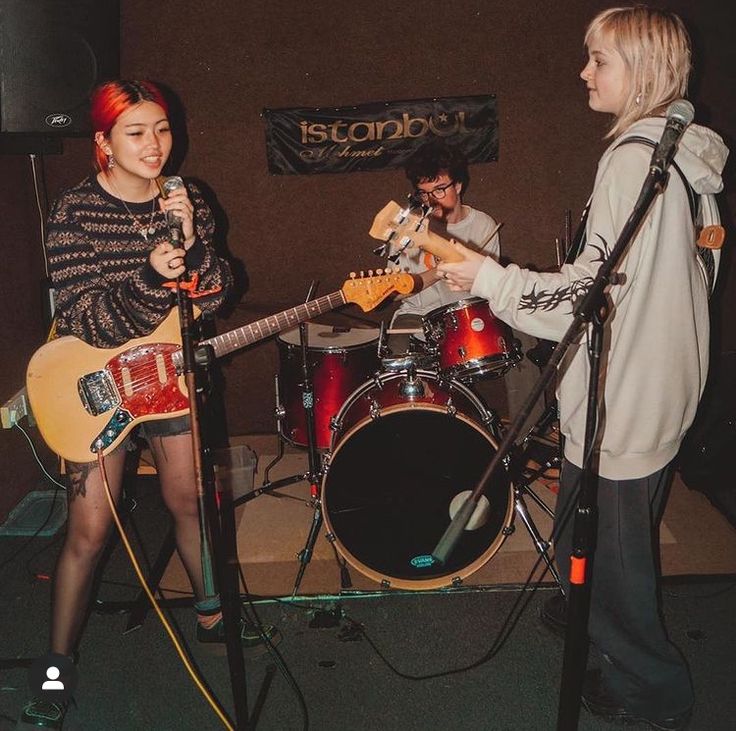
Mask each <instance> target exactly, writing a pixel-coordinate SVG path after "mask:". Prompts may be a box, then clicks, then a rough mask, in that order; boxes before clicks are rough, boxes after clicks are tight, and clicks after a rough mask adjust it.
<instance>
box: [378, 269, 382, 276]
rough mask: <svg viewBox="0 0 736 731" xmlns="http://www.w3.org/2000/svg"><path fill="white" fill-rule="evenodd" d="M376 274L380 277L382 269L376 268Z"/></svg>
mask: <svg viewBox="0 0 736 731" xmlns="http://www.w3.org/2000/svg"><path fill="white" fill-rule="evenodd" d="M376 274H377V275H378V276H379V277H380V276H381V274H383V269H376Z"/></svg>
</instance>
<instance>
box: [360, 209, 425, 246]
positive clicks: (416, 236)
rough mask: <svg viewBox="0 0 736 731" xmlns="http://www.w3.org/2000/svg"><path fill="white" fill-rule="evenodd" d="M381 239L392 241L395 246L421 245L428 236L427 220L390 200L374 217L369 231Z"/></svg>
mask: <svg viewBox="0 0 736 731" xmlns="http://www.w3.org/2000/svg"><path fill="white" fill-rule="evenodd" d="M368 233H369V235H370V236H371V237H373V238H374V239H378V240H379V241H389V240H390V241H391V242H392V243H393V244H394V248H398V249H401V250H403V249H405V248H407V247H411V246H421V242H422V241H423V240H425V239H426V236H427V222H426V221H424V220H422V218H421V216H418V215H417V214H416V213H412V212H411V210H410V209H408V208H402V207H401V206H400V205H399V204H398V203H397V202H396V201H389V202H388V203H387V204H386V205H385V206H384V207H383V208H382V209H381V210H380V211H379V212H378V213H377V214H376V217H375V218H374V219H373V225H372V226H371V228H370V231H369V232H368Z"/></svg>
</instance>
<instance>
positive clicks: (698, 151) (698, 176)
mask: <svg viewBox="0 0 736 731" xmlns="http://www.w3.org/2000/svg"><path fill="white" fill-rule="evenodd" d="M665 122H666V120H665V118H664V117H647V118H646V119H640V120H639V121H638V122H635V123H634V124H632V125H631V127H629V128H628V129H627V130H626V131H625V132H624V133H623V134H622V135H621V136H620V137H618V138H616V140H614V142H613V144H612V145H611V147H610V148H609V149H612V148H614V147H616V146H617V145H619V144H620V143H621V141H622V140H624V139H626V138H627V137H632V136H636V135H639V136H642V137H648V138H649V139H650V140H652V141H653V142H655V143H656V142H659V140H660V138H661V137H662V132H663V131H664V126H665ZM727 158H728V148H727V147H726V145H725V143H724V142H723V140H722V139H721V137H720V135H718V134H716V133H715V132H714V131H713V130H712V129H708V127H703V126H701V125H699V124H691V125H690V126H689V127H688V128H687V129H686V130H685V133H684V134H683V136H682V139H681V140H680V144H679V145H678V148H677V154H676V155H675V160H676V161H677V165H678V166H679V168H680V169H681V170H682V172H683V173H684V174H685V177H686V178H687V180H688V182H689V183H690V185H692V187H693V189H694V190H695V192H696V193H699V194H701V195H703V194H708V193H720V192H721V190H722V189H723V178H722V173H723V168H724V166H725V164H726V159H727Z"/></svg>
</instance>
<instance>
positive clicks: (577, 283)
mask: <svg viewBox="0 0 736 731" xmlns="http://www.w3.org/2000/svg"><path fill="white" fill-rule="evenodd" d="M596 236H597V238H598V239H600V241H601V245H600V246H597V245H596V244H593V243H591V244H588V245H587V247H586V248H590V249H593V250H594V251H596V252H597V255H596V256H594V257H592V258H591V263H594V264H596V263H597V264H602V263H603V262H604V261H605V260H606V259H607V258H608V255H609V253H610V247H609V246H608V242H607V241H606V240H605V239H604V238H603V237H602V236H601V235H600V234H596ZM592 283H593V277H583V278H582V279H576V280H574V281H573V282H570V284H568V285H566V286H564V287H558V288H557V289H554V290H549V289H540V290H537V285H536V284H534V285H533V286H532V290H531V292H527V293H526V294H523V295H522V296H521V298H520V299H519V305H518V309H519V310H524V311H526V312H536V311H537V310H541V311H543V312H549V311H550V310H554V309H556V308H558V307H560V305H562V304H563V303H564V302H569V303H570V312H571V313H572V311H573V306H574V304H575V302H577V300H578V298H580V297H583V296H584V295H585V293H586V292H587V291H588V289H589V288H590V285H591V284H592Z"/></svg>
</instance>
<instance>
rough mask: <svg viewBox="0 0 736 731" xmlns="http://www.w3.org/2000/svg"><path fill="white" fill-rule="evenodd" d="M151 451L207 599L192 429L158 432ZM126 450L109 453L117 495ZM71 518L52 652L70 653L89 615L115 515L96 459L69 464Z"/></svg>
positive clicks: (187, 561) (185, 558)
mask: <svg viewBox="0 0 736 731" xmlns="http://www.w3.org/2000/svg"><path fill="white" fill-rule="evenodd" d="M150 448H151V452H152V453H153V457H154V459H155V461H156V469H157V472H158V475H159V481H160V483H161V494H162V496H163V499H164V502H165V503H166V506H167V507H168V509H169V510H170V511H171V514H172V516H173V519H174V532H175V536H176V546H177V550H178V553H179V557H180V558H181V561H182V563H183V565H184V568H185V570H186V572H187V575H188V576H189V580H190V581H191V583H192V588H193V590H194V595H195V597H196V598H197V599H198V600H201V599H203V598H204V588H203V582H202V563H201V557H200V549H199V544H200V539H199V518H198V513H197V495H196V481H195V475H194V466H193V460H192V440H191V435H190V434H179V435H176V436H166V437H154V438H152V439H151V442H150ZM124 465H125V449H122V448H121V449H118V450H116V451H114V452H112V453H111V454H110V455H108V456H107V457H106V458H105V471H106V473H107V478H108V481H109V484H110V490H111V492H112V495H113V498H114V500H115V502H116V504H117V503H118V501H119V499H120V493H121V489H122V481H123V468H124ZM67 471H68V474H69V478H70V482H71V485H70V487H69V492H68V498H69V520H68V524H67V534H66V540H65V542H64V546H63V548H62V550H61V554H60V556H59V560H58V563H57V565H56V572H55V581H54V599H53V607H52V622H51V651H52V652H58V653H61V654H62V655H71V654H72V652H73V651H74V649H75V648H76V646H77V643H78V642H79V635H80V632H81V629H82V625H83V624H84V620H85V618H86V615H87V609H88V604H89V599H90V591H91V588H92V583H93V579H94V574H95V569H96V567H97V562H98V561H99V558H100V555H101V554H102V551H103V549H104V547H105V544H106V542H107V539H108V537H109V534H110V530H111V527H112V515H111V513H110V507H109V505H108V501H107V497H106V495H105V491H104V486H103V484H102V479H101V475H100V470H99V468H98V466H97V464H96V463H94V462H93V463H90V464H83V465H79V464H72V463H69V464H68V465H67Z"/></svg>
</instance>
